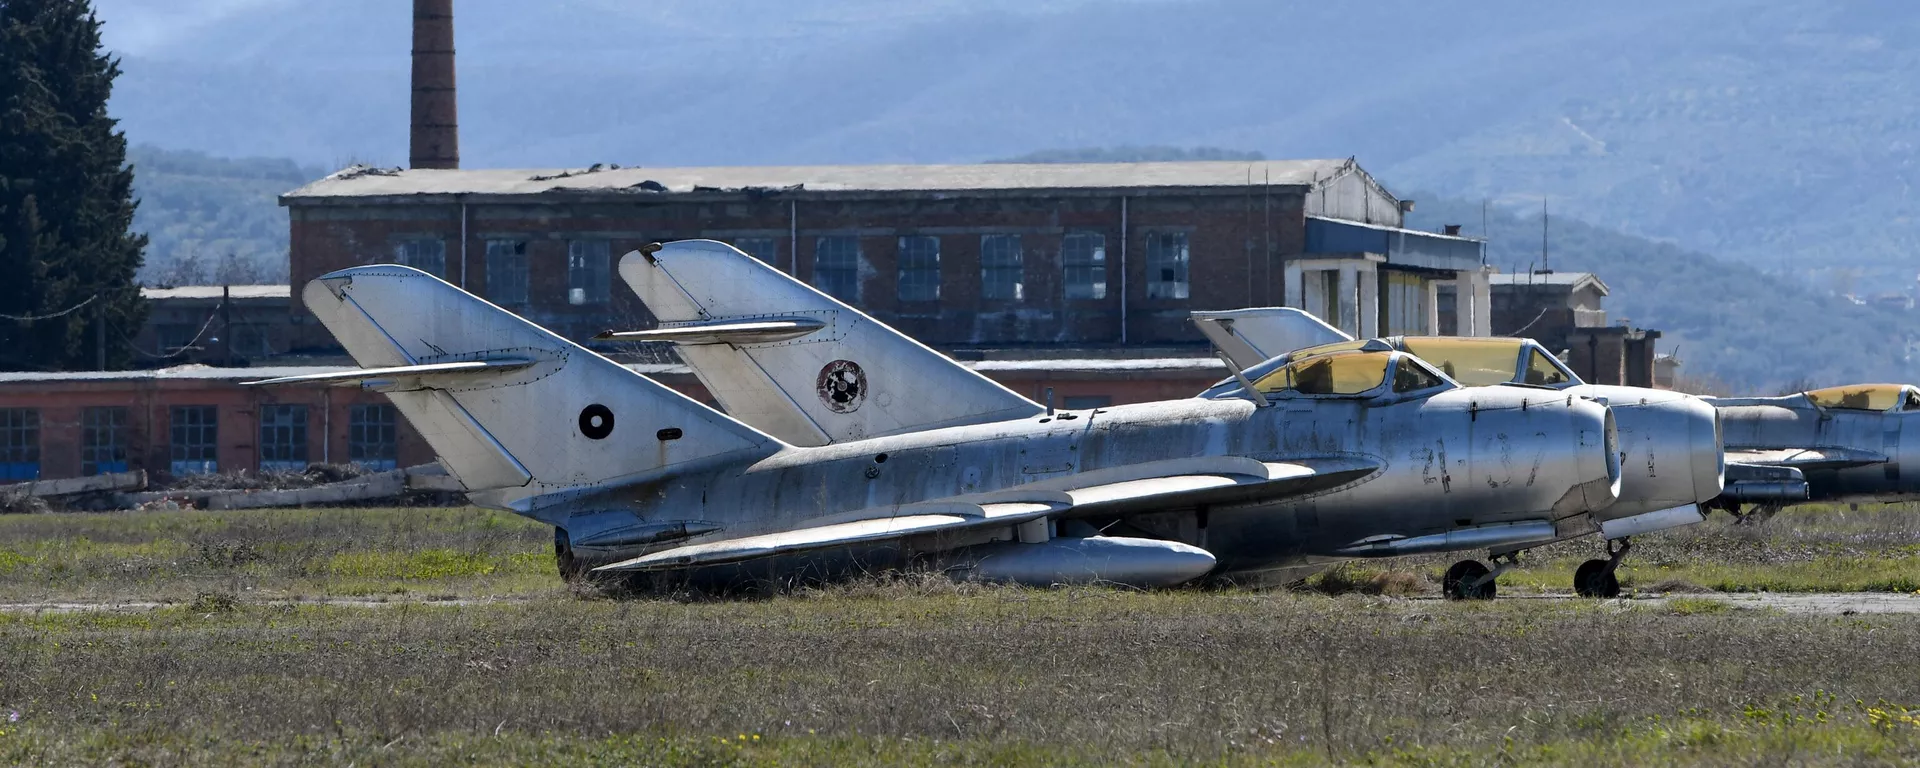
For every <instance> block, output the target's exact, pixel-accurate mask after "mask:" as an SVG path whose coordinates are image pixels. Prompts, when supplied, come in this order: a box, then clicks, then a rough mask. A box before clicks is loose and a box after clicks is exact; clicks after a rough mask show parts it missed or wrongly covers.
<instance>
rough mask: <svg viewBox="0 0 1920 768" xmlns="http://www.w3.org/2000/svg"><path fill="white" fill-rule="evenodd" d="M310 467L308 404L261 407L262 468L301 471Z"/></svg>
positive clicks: (264, 469)
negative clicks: (308, 459)
mask: <svg viewBox="0 0 1920 768" xmlns="http://www.w3.org/2000/svg"><path fill="white" fill-rule="evenodd" d="M306 468H307V407H306V406H304V405H263V406H260V469H261V471H278V472H298V471H300V470H303V469H306Z"/></svg>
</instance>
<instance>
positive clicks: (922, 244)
mask: <svg viewBox="0 0 1920 768" xmlns="http://www.w3.org/2000/svg"><path fill="white" fill-rule="evenodd" d="M900 300H901V301H939V300H940V238H938V237H934V236H932V235H910V236H907V237H902V238H900Z"/></svg>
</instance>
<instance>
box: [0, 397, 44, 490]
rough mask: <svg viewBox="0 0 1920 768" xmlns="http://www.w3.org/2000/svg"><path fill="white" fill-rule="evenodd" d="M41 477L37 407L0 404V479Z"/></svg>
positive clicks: (38, 411)
mask: <svg viewBox="0 0 1920 768" xmlns="http://www.w3.org/2000/svg"><path fill="white" fill-rule="evenodd" d="M38 479H40V410H39V409H37V408H0V480H38Z"/></svg>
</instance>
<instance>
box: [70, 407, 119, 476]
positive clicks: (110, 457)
mask: <svg viewBox="0 0 1920 768" xmlns="http://www.w3.org/2000/svg"><path fill="white" fill-rule="evenodd" d="M125 471H127V409H126V407H125V406H119V405H108V406H96V407H93V408H88V409H86V410H85V411H82V412H81V413H80V474H82V475H104V474H107V473H109V472H125Z"/></svg>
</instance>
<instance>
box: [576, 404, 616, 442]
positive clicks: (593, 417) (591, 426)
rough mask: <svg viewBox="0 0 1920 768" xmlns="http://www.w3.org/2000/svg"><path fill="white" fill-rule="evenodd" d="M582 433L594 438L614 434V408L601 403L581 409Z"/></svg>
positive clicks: (601, 438) (597, 438) (602, 438)
mask: <svg viewBox="0 0 1920 768" xmlns="http://www.w3.org/2000/svg"><path fill="white" fill-rule="evenodd" d="M580 434H583V435H586V436H587V437H588V438H589V439H593V440H604V439H606V437H607V435H611V434H613V410H612V409H610V408H608V407H606V406H604V405H601V404H599V403H594V404H593V405H589V406H587V407H585V408H582V409H580Z"/></svg>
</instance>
